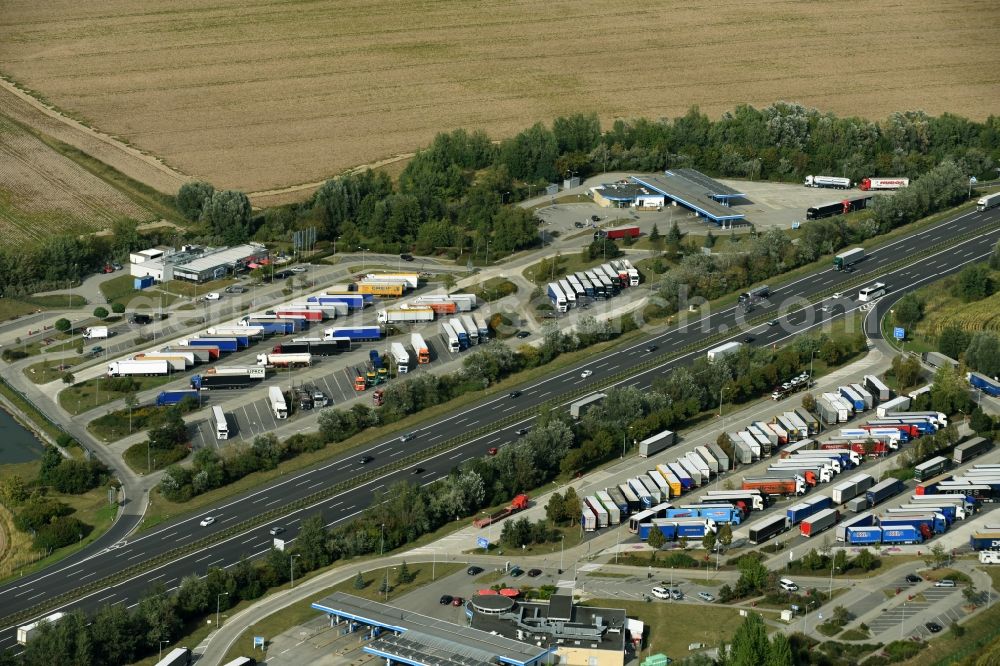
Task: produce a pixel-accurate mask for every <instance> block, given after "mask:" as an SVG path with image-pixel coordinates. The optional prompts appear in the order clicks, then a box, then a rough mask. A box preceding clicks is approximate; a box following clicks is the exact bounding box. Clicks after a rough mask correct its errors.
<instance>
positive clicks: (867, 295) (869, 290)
mask: <svg viewBox="0 0 1000 666" xmlns="http://www.w3.org/2000/svg"><path fill="white" fill-rule="evenodd" d="M883 296H885V283H883V282H876V283H875V284H873V285H872V286H870V287H865V288H864V289H862V290H861V291H859V292H858V300H859V301H873V300H875V299H876V298H882V297H883Z"/></svg>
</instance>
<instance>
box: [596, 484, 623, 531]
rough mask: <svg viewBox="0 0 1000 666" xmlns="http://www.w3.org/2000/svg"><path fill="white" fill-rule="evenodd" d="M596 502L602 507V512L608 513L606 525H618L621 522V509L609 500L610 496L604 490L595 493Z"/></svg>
mask: <svg viewBox="0 0 1000 666" xmlns="http://www.w3.org/2000/svg"><path fill="white" fill-rule="evenodd" d="M596 494H597V500H598V501H599V502H600V503H601V506H603V507H604V510H605V511H607V512H608V523H609V524H611V525H619V524H621V522H622V514H621V509H620V508H619V507H618V504H617V503H615V501H614V500H613V499H611V494H610V493H609V492H608V491H606V490H598V491H597V493H596Z"/></svg>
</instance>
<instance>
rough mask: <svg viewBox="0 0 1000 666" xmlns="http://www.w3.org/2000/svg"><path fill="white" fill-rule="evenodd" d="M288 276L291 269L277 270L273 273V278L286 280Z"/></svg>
mask: <svg viewBox="0 0 1000 666" xmlns="http://www.w3.org/2000/svg"><path fill="white" fill-rule="evenodd" d="M290 277H292V272H291V271H278V272H277V273H275V274H274V279H275V280H287V279H288V278H290Z"/></svg>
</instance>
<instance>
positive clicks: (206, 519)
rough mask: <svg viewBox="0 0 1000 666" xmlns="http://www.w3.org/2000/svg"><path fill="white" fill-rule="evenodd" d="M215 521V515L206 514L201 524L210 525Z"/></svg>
mask: <svg viewBox="0 0 1000 666" xmlns="http://www.w3.org/2000/svg"><path fill="white" fill-rule="evenodd" d="M214 522H215V516H205V517H204V518H202V519H201V523H200V525H201V526H202V527H208V526H209V525H211V524H212V523H214Z"/></svg>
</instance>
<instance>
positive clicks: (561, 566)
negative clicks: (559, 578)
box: [559, 534, 566, 575]
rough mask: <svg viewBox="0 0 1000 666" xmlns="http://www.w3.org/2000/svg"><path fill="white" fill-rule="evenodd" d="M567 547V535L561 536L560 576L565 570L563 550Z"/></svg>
mask: <svg viewBox="0 0 1000 666" xmlns="http://www.w3.org/2000/svg"><path fill="white" fill-rule="evenodd" d="M565 546H566V535H565V534H560V535H559V573H560V575H561V574H562V572H563V568H564V567H563V549H564V548H565Z"/></svg>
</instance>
